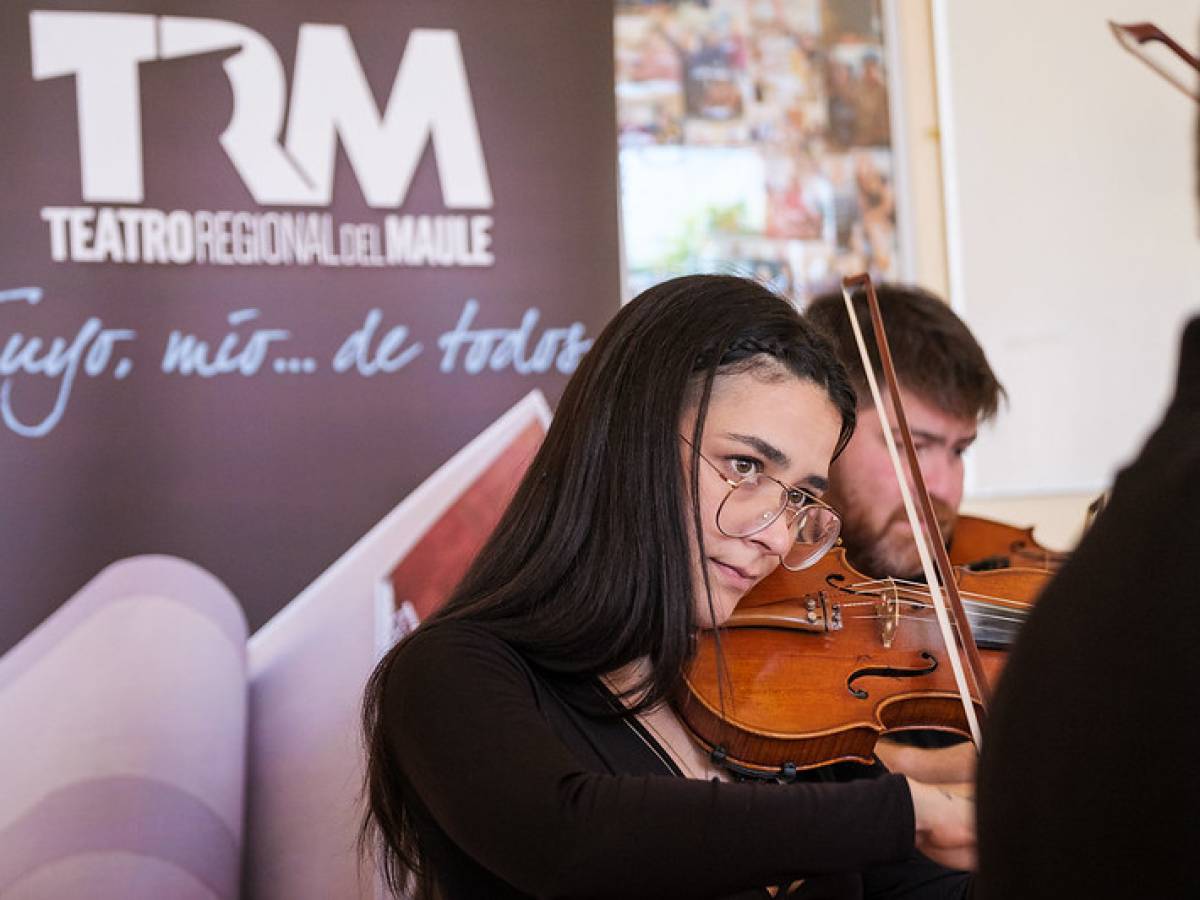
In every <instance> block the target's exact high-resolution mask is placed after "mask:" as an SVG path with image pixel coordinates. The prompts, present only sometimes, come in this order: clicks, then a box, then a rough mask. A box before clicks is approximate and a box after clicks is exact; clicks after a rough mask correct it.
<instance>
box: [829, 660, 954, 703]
mask: <svg viewBox="0 0 1200 900" xmlns="http://www.w3.org/2000/svg"><path fill="white" fill-rule="evenodd" d="M921 659H923V660H925V661H926V662H927V663H928V664H927V665H925V666H920V667H915V668H911V669H906V668H899V667H896V666H867V667H866V668H864V669H858V670H857V671H855V672H852V673H851V674H850V677H849V678H847V679H846V689H847V690H848V691H849V692H850V694H851V695H852V696H853V697H855V698H856V699H858V700H866V699H867V698H868V697H870V694H868V693H867V692H866V691H864V690H863V689H862V688H858V687H855V686H854V682H856V681H857V680H858V679H860V678H873V677H877V678H921V677H922V676H925V675H929V674H930V673H932V672H935V671H937V667H938V661H937V657H935V656H934V655H933V654H932V653H929V652H928V651H925V650H923V651H921Z"/></svg>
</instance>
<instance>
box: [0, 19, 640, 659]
mask: <svg viewBox="0 0 1200 900" xmlns="http://www.w3.org/2000/svg"><path fill="white" fill-rule="evenodd" d="M77 5H78V4H54V3H38V4H28V3H23V2H16V3H8V4H5V5H4V8H3V11H2V12H0V35H2V37H0V42H2V45H3V53H2V54H0V73H2V76H3V83H4V85H5V90H4V92H3V96H2V97H0V121H3V123H4V127H3V130H2V135H3V136H2V137H0V141H2V143H3V160H4V166H3V176H2V177H3V184H4V196H5V215H4V217H3V220H2V221H0V460H2V462H3V465H2V468H0V497H2V498H3V508H4V515H3V517H2V520H0V521H2V523H3V524H0V530H2V531H0V586H2V591H3V600H4V607H3V615H2V616H0V653H2V652H3V651H4V650H6V649H7V648H9V647H11V646H12V645H13V644H15V643H16V642H17V641H19V640H20V639H21V638H22V637H23V636H24V635H25V634H26V633H28V632H29V631H30V630H31V629H32V628H34V627H35V626H36V625H37V624H38V623H39V622H40V621H41V620H42V619H44V618H45V617H46V616H47V615H48V614H49V613H51V612H52V611H53V610H54V609H55V608H56V607H57V606H58V605H59V604H61V603H62V602H64V601H65V600H67V599H68V598H69V597H71V596H72V594H74V593H75V592H76V591H78V590H79V589H80V587H81V586H83V585H84V584H85V583H86V582H87V581H88V580H89V579H91V578H92V577H93V576H95V575H96V574H97V573H98V572H99V571H100V570H102V569H103V568H104V567H105V566H107V565H109V564H110V563H112V562H114V561H116V560H119V559H123V558H126V557H130V556H134V555H141V554H168V555H171V556H177V557H181V558H182V559H185V560H188V561H191V562H193V563H195V564H197V565H199V566H200V567H202V568H203V569H205V570H207V571H209V572H211V573H212V574H214V575H215V576H217V578H219V579H220V580H221V581H222V582H223V583H224V584H225V585H227V586H228V588H229V589H230V590H231V591H232V593H233V594H234V595H235V596H236V597H237V598H238V600H239V601H240V603H241V604H242V606H243V609H244V610H245V613H246V616H247V618H248V620H249V626H250V631H251V632H253V631H254V630H255V629H256V628H257V627H258V626H259V625H261V624H262V623H263V622H265V621H266V620H267V619H268V618H270V617H271V616H272V614H274V613H275V612H276V611H278V610H279V609H280V608H281V607H283V606H284V605H285V604H286V603H287V602H288V601H289V600H291V599H292V598H293V597H294V596H296V595H297V594H298V593H299V592H300V591H301V590H302V589H303V588H304V587H305V586H306V585H308V584H309V583H310V582H312V580H313V579H314V578H315V577H316V576H317V575H319V574H320V573H321V572H323V571H324V570H325V569H326V568H327V567H328V566H329V565H330V564H331V563H332V562H333V561H334V560H335V559H337V558H338V557H339V556H340V555H341V554H342V553H343V552H344V551H345V550H346V549H347V548H349V547H350V546H351V545H353V544H354V543H355V541H357V540H358V539H359V538H360V537H361V536H362V535H363V534H365V533H366V532H367V531H368V530H369V529H370V528H371V527H372V526H373V525H374V524H375V523H376V522H378V521H379V520H380V519H381V517H382V516H384V515H385V514H386V513H387V512H388V511H389V510H391V509H393V508H394V507H395V506H396V505H397V504H398V503H399V502H400V501H401V500H403V499H404V498H405V496H406V495H408V494H409V492H410V491H411V490H412V489H413V488H414V487H415V486H416V485H418V484H420V483H421V482H422V481H423V480H424V479H425V478H426V477H427V476H428V475H429V474H430V473H432V472H433V471H434V470H436V469H437V468H438V467H439V466H440V465H441V464H442V463H444V462H445V461H446V460H447V459H448V458H449V457H450V456H451V455H452V454H454V453H455V451H457V450H458V449H459V448H461V447H463V446H464V445H465V444H467V443H468V442H469V441H470V439H471V438H472V437H474V436H475V435H477V434H478V433H479V432H480V431H482V430H483V429H484V428H485V427H486V426H487V425H488V424H490V423H491V422H493V421H494V420H495V419H496V418H497V417H498V416H499V415H500V414H501V413H503V412H504V411H505V410H507V409H509V408H510V407H512V406H513V404H515V403H516V402H517V401H518V400H519V399H520V398H521V397H523V396H525V395H526V394H527V393H528V392H529V391H530V390H531V389H534V388H540V389H541V390H542V391H543V392H544V393H545V395H546V396H547V398H548V399H549V400H550V402H551V404H553V403H554V401H555V400H556V399H557V396H558V394H559V392H560V391H561V389H562V386H563V384H564V383H565V381H566V378H567V376H568V375H569V373H570V372H571V371H572V370H573V369H574V367H575V365H576V364H577V362H578V360H579V358H580V356H581V355H582V354H583V353H584V352H585V351H586V350H587V348H588V346H589V345H590V342H591V340H592V338H593V337H594V336H595V334H596V332H597V331H598V330H599V328H600V327H601V326H602V324H603V323H604V322H605V321H606V320H607V319H608V318H609V316H611V315H612V314H613V313H614V312H615V310H616V307H617V303H618V295H619V272H618V245H617V241H618V238H617V212H616V200H615V198H616V159H615V139H614V115H613V93H612V78H613V72H612V70H613V58H612V37H611V32H612V8H611V5H610V4H607V3H584V2H571V3H538V4H531V3H528V2H526V0H488V2H485V3H484V2H477V0H410V2H404V3H395V2H387V3H385V2H352V3H342V4H332V5H331V4H328V3H316V2H311V0H310V2H291V3H286V4H284V3H262V4H245V3H235V2H209V3H203V4H201V3H187V2H178V3H168V2H158V3H146V2H142V3H136V2H126V3H100V4H91V5H90V6H91V8H90V9H89V11H87V12H83V11H79V10H77V9H72V8H71V7H73V6H77Z"/></svg>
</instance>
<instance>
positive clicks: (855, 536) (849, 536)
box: [842, 498, 958, 580]
mask: <svg viewBox="0 0 1200 900" xmlns="http://www.w3.org/2000/svg"><path fill="white" fill-rule="evenodd" d="M930 499H931V501H932V503H933V511H934V515H936V516H937V520H938V526H939V527H940V528H941V530H942V538H943V539H944V540H945V541H946V542H947V543H949V542H950V537H951V535H952V534H953V532H954V524H955V522H957V521H958V514H957V513H956V512H955V511H954V510H953V509H951V508H950V507H948V506H947V505H946V504H944V503H942V502H940V501H939V500H936V499H934V498H930ZM907 524H908V516H907V515H905V513H904V507H903V506H897V507H896V509H894V510H893V511H892V513H891V515H889V516H888V518H887V520H886V521H885V522H884V523H883V525H882V526H880V527H879V528H877V529H875V530H874V531H870V530H868V529H865V528H864V529H858V528H854V527H852V525H851V523H850V522H847V523H845V524H844V525H843V527H842V542H843V543H844V544H845V545H846V555H847V557H848V558H849V560H850V563H851V564H852V565H853V566H854V567H855V568H856V569H858V570H859V571H860V572H862V573H863V574H864V575H869V576H871V577H872V578H903V579H918V580H920V579H923V578H924V572H923V571H922V568H921V558H920V556H919V555H918V553H917V544H916V541H915V540H914V539H913V533H912V530H911V529H910V528H907V527H901V526H907Z"/></svg>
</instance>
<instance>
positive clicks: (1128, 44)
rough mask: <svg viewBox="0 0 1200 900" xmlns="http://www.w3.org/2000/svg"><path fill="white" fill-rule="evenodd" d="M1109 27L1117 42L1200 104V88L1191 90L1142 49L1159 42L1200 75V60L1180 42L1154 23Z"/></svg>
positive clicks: (1111, 22) (1113, 24) (1111, 24)
mask: <svg viewBox="0 0 1200 900" xmlns="http://www.w3.org/2000/svg"><path fill="white" fill-rule="evenodd" d="M1108 27H1109V28H1111V29H1112V33H1113V35H1114V36H1115V37H1116V39H1117V42H1118V43H1119V44H1120V45H1121V46H1122V47H1124V48H1125V49H1126V50H1128V51H1129V52H1130V53H1132V54H1133V55H1134V56H1136V57H1137V58H1138V59H1140V60H1141V61H1142V62H1144V63H1145V64H1146V65H1148V66H1149V67H1150V68H1151V69H1153V70H1154V71H1155V72H1157V73H1158V74H1159V75H1161V76H1162V77H1163V78H1165V79H1166V80H1167V81H1168V82H1170V83H1171V84H1173V85H1174V86H1175V87H1177V88H1179V90H1181V91H1183V92H1184V93H1185V94H1187V96H1189V97H1191V98H1192V99H1193V100H1195V101H1196V102H1197V103H1200V88H1191V87H1188V86H1187V85H1186V84H1184V83H1183V82H1182V81H1180V80H1179V78H1178V77H1176V75H1175V73H1174V72H1172V71H1170V70H1169V69H1167V68H1165V67H1164V66H1163V65H1162V64H1161V63H1159V62H1157V61H1156V60H1154V59H1153V58H1151V56H1150V55H1149V54H1147V53H1146V51H1145V50H1144V49H1143V48H1142V45H1143V44H1147V43H1152V42H1155V41H1157V42H1158V43H1160V44H1162V45H1163V46H1165V47H1166V48H1167V49H1168V50H1170V51H1171V52H1172V53H1174V54H1175V55H1176V56H1178V57H1179V58H1180V59H1181V60H1183V61H1184V63H1185V64H1187V65H1188V66H1191V67H1192V68H1193V69H1195V71H1196V72H1197V73H1200V59H1197V58H1196V57H1194V56H1192V54H1190V53H1188V52H1187V50H1185V49H1184V48H1183V47H1182V46H1181V45H1180V43H1179V42H1178V41H1176V40H1175V39H1174V38H1173V37H1171V36H1170V35H1169V34H1167V33H1166V32H1165V31H1163V30H1162V29H1161V28H1159V27H1158V26H1157V25H1155V24H1153V23H1152V22H1136V23H1134V24H1131V25H1119V24H1117V23H1116V22H1113V21H1112V20H1111V19H1110V20H1109V23H1108Z"/></svg>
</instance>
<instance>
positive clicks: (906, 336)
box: [805, 284, 1005, 420]
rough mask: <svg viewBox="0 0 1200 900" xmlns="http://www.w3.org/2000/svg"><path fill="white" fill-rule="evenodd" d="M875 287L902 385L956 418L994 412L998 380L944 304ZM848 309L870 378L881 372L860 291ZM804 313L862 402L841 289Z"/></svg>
mask: <svg viewBox="0 0 1200 900" xmlns="http://www.w3.org/2000/svg"><path fill="white" fill-rule="evenodd" d="M875 294H876V296H877V297H878V298H879V309H880V313H881V314H882V315H883V327H884V328H885V329H887V337H888V346H889V347H890V348H891V351H892V358H893V361H894V362H895V364H896V375H897V377H898V378H899V379H900V383H901V385H902V386H903V387H904V389H905V390H907V391H911V392H912V393H914V394H916V395H917V396H918V397H919V398H920V399H921V400H923V401H924V402H926V403H930V404H932V405H933V406H936V407H937V408H938V409H941V410H944V411H945V412H947V413H949V414H951V415H954V416H958V417H960V418H963V419H979V420H987V419H990V418H991V417H992V416H994V415H995V414H996V410H997V408H998V407H999V405H1000V398H1001V397H1003V396H1005V393H1004V387H1003V386H1002V385H1001V384H1000V382H999V381H998V380H997V378H996V374H995V373H994V372H993V371H992V367H991V366H990V365H989V364H988V361H987V357H986V356H984V353H983V348H982V347H980V346H979V342H978V341H976V340H975V336H974V335H973V334H971V332H970V330H969V329H968V328H967V326H966V325H965V324H964V323H963V321H962V319H960V318H959V317H958V316H957V315H955V314H954V311H953V310H952V309H951V308H950V306H949V305H948V304H946V303H944V302H943V301H942V300H941V299H940V298H938V297H937V296H936V295H934V294H932V293H930V292H929V291H927V290H924V289H923V288H919V287H912V286H908V285H899V284H881V285H878V286H877V287H876V288H875ZM854 308H855V311H856V312H857V313H858V320H859V322H860V323H861V326H862V330H863V338H864V339H865V340H866V344H867V349H868V351H869V353H870V357H871V364H872V367H873V368H874V370H875V377H876V378H877V379H882V376H883V370H882V368H881V366H880V363H879V355H878V352H877V351H876V349H875V329H874V327H873V326H872V325H871V314H870V312H869V310H868V308H867V298H866V295H865V294H864V293H863V292H862V291H859V292H858V293H857V294H856V295H855V296H854ZM805 315H806V317H807V318H808V320H809V321H810V322H811V323H812V324H813V325H815V326H816V327H817V328H818V329H819V330H820V331H821V332H822V333H823V334H824V335H825V336H826V337H827V338H828V339H829V340H830V341H831V342H832V343H833V346H834V350H835V352H836V353H837V355H838V358H839V359H840V360H841V361H842V365H844V366H845V367H846V371H847V372H848V373H849V375H850V381H851V383H852V384H853V385H854V390H855V392H856V393H857V394H858V399H859V405H860V406H861V407H868V406H870V405H871V395H870V393H869V391H868V389H867V376H866V374H865V373H864V371H863V366H862V360H861V358H860V357H859V353H858V346H857V345H856V344H855V342H854V332H853V331H852V330H851V328H850V317H849V316H848V315H847V313H846V304H845V301H844V300H843V299H842V295H841V293H840V292H838V293H836V294H834V293H829V294H822V295H821V296H819V297H817V298H816V299H814V300H813V301H812V303H810V304H809V306H808V308H807V310H805ZM880 385H881V386H882V380H881V381H880Z"/></svg>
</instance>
